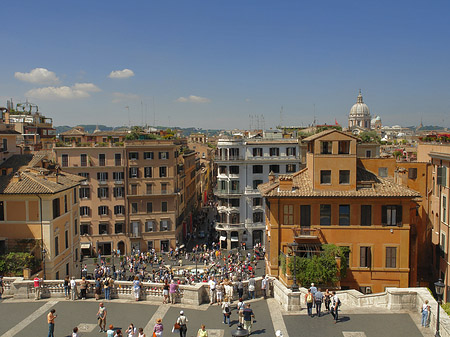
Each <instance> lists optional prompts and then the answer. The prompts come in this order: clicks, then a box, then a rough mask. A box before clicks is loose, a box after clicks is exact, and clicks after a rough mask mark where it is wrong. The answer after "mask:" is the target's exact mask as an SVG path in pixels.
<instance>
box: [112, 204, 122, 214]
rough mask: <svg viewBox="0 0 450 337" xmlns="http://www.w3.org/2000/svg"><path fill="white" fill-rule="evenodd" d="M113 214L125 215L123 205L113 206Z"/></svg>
mask: <svg viewBox="0 0 450 337" xmlns="http://www.w3.org/2000/svg"><path fill="white" fill-rule="evenodd" d="M114 214H116V215H123V214H125V206H123V205H116V206H114Z"/></svg>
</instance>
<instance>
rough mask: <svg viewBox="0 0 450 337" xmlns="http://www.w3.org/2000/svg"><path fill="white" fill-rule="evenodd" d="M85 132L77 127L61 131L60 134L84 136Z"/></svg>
mask: <svg viewBox="0 0 450 337" xmlns="http://www.w3.org/2000/svg"><path fill="white" fill-rule="evenodd" d="M85 134H86V132H85V131H84V130H83V131H81V130H80V129H77V128H73V129H70V130H67V131H64V132H61V133H60V135H63V136H84V135H85Z"/></svg>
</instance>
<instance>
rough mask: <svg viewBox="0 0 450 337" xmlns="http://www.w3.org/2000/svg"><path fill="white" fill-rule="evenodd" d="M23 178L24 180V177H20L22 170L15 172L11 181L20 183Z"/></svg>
mask: <svg viewBox="0 0 450 337" xmlns="http://www.w3.org/2000/svg"><path fill="white" fill-rule="evenodd" d="M21 180H22V178H21V177H20V172H16V173H14V176H13V177H12V179H11V182H12V183H18V182H19V181H21Z"/></svg>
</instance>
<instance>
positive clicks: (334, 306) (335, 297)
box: [331, 291, 341, 324]
mask: <svg viewBox="0 0 450 337" xmlns="http://www.w3.org/2000/svg"><path fill="white" fill-rule="evenodd" d="M340 305H341V300H340V299H339V297H338V295H337V294H336V292H335V291H333V298H332V304H331V314H332V315H333V318H334V324H336V323H337V321H338V319H339V313H338V312H339V306H340Z"/></svg>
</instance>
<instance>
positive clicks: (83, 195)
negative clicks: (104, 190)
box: [80, 187, 91, 199]
mask: <svg viewBox="0 0 450 337" xmlns="http://www.w3.org/2000/svg"><path fill="white" fill-rule="evenodd" d="M90 197H91V190H90V189H89V187H80V199H89V198H90Z"/></svg>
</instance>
